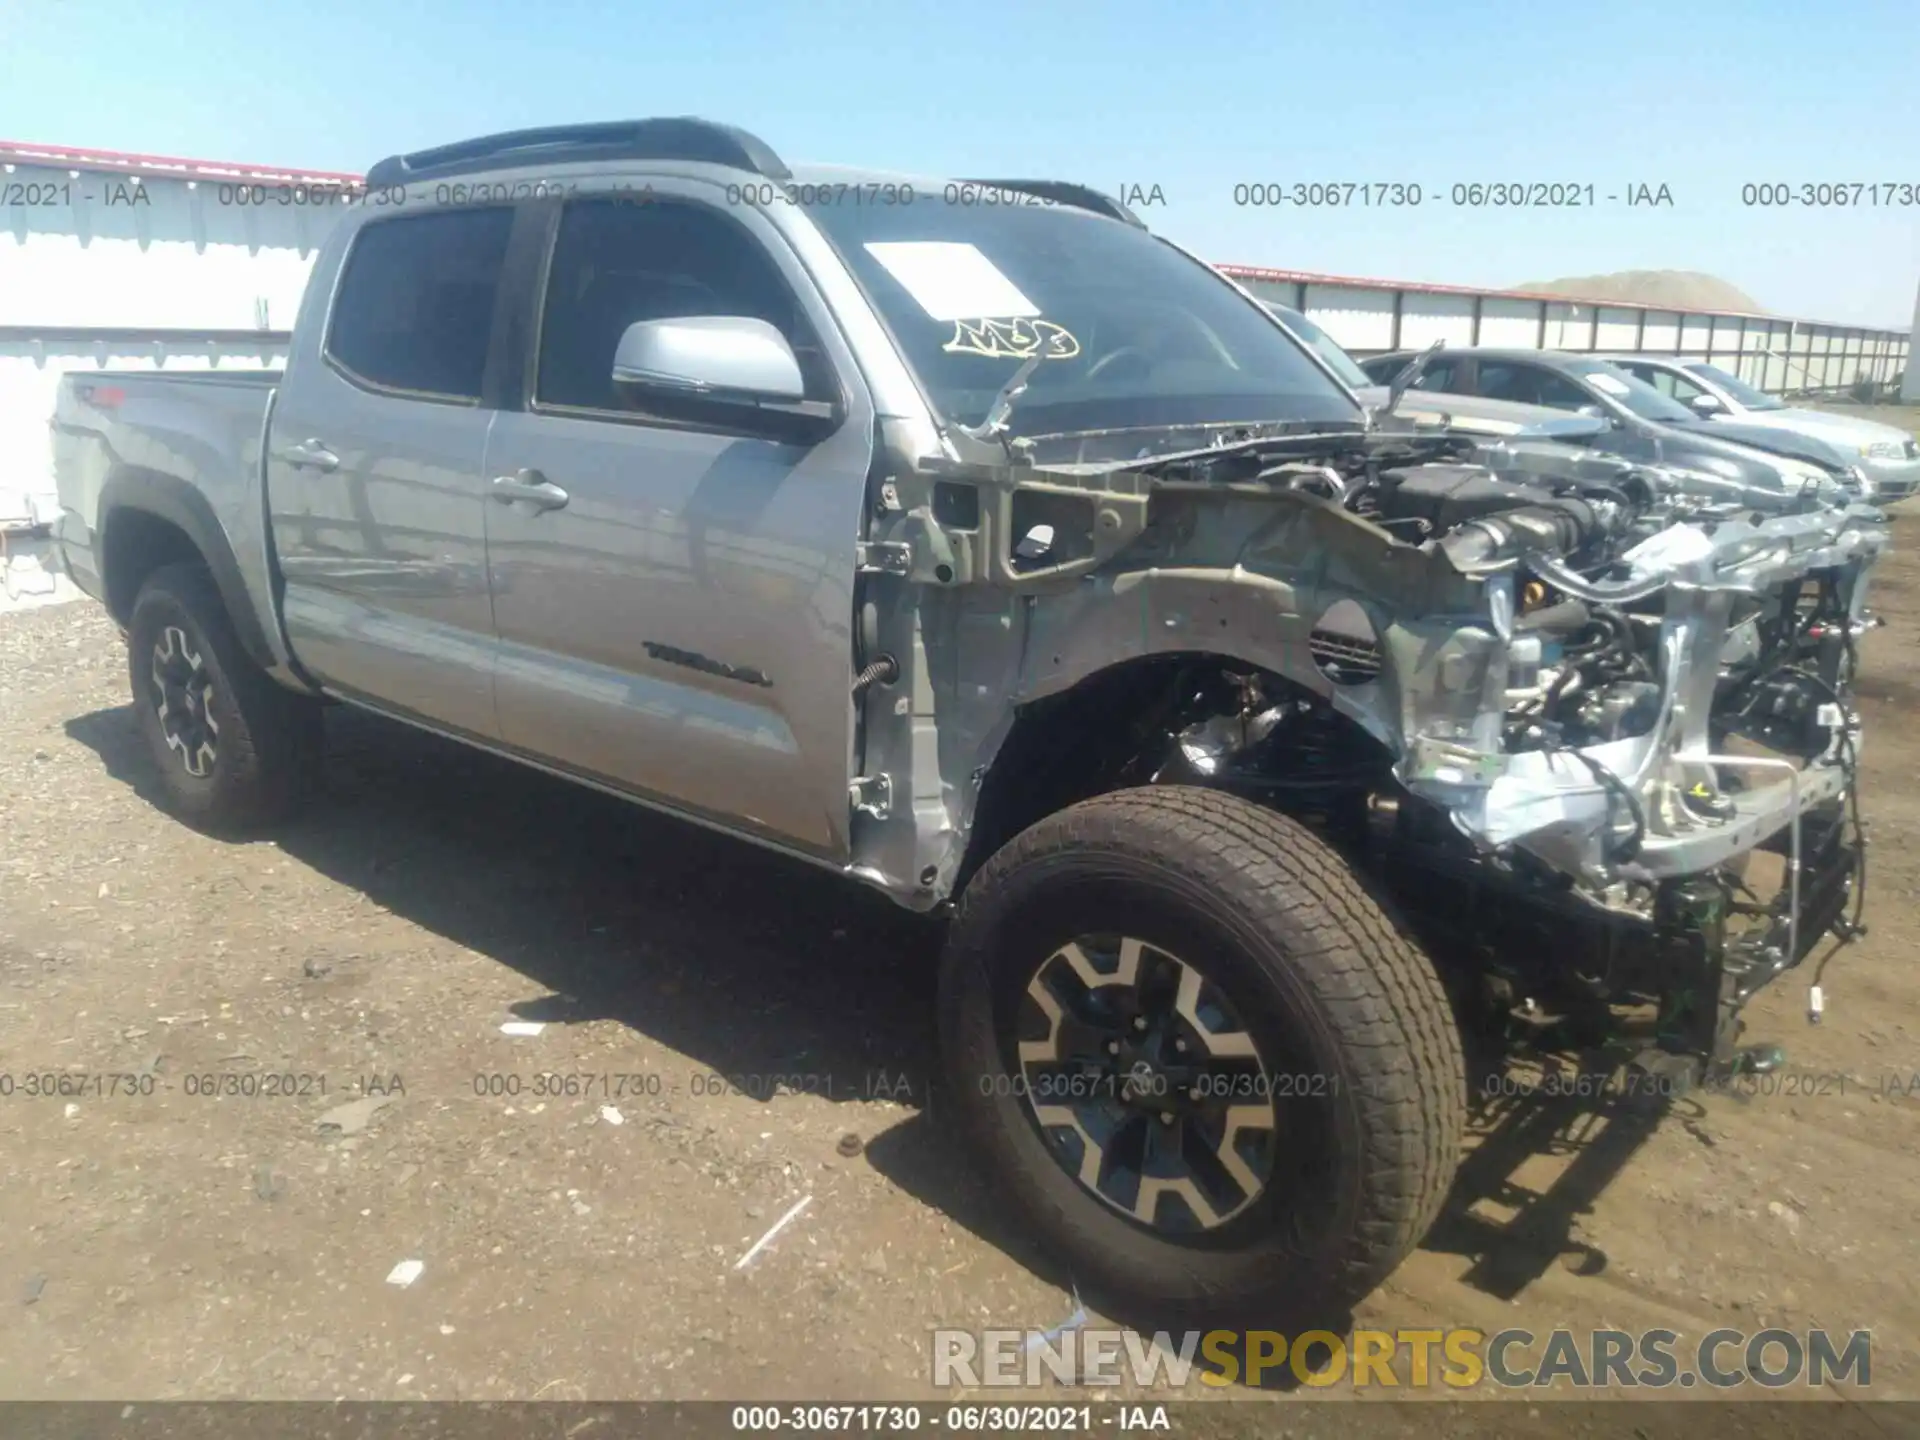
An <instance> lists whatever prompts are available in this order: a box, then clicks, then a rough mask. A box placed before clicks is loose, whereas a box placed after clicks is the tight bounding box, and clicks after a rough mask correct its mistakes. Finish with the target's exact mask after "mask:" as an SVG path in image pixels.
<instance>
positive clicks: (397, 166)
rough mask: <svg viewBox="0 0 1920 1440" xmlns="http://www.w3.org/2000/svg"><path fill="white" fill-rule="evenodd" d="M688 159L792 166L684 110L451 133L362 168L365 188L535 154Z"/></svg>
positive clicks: (754, 140)
mask: <svg viewBox="0 0 1920 1440" xmlns="http://www.w3.org/2000/svg"><path fill="white" fill-rule="evenodd" d="M541 160H546V161H551V162H553V163H555V164H566V163H569V162H572V161H578V160H695V161H699V162H701V163H704V164H708V165H725V166H728V167H730V168H732V169H735V170H750V171H752V172H753V173H754V174H756V175H764V176H765V177H766V178H767V179H769V180H786V179H790V178H791V177H792V173H793V172H792V171H790V170H788V169H787V167H786V164H785V163H784V162H783V161H782V160H781V159H780V157H779V156H778V155H776V154H774V153H773V150H772V147H770V146H769V145H768V144H767V143H766V142H765V141H764V140H762V139H760V138H759V137H758V136H757V135H750V134H748V133H747V132H746V131H745V130H741V129H739V128H737V127H736V126H732V125H720V124H716V123H715V122H714V121H711V120H699V119H696V118H694V117H693V116H690V115H682V116H673V117H666V118H661V119H654V120H608V121H602V122H599V123H597V124H591V125H548V126H544V127H542V128H540V129H536V130H508V131H505V132H504V133H502V134H499V135H483V136H481V137H480V138H479V139H477V140H459V141H456V142H454V143H453V144H451V145H438V146H435V147H434V148H433V149H431V150H416V151H414V152H413V153H412V154H410V155H391V156H389V157H388V158H386V159H385V160H382V161H381V162H380V163H379V164H377V165H375V166H374V167H373V168H372V169H371V170H369V171H368V172H367V182H366V183H367V186H368V188H369V189H386V188H389V187H391V186H395V185H405V184H407V183H408V182H409V181H413V180H437V179H440V178H441V177H443V176H447V175H465V174H470V173H472V172H473V171H476V170H497V169H501V168H503V167H506V166H509V165H526V164H531V163H533V162H535V161H541Z"/></svg>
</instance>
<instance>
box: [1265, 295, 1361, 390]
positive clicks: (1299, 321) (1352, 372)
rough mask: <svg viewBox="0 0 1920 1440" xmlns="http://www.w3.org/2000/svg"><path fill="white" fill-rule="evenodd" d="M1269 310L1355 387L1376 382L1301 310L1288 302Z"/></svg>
mask: <svg viewBox="0 0 1920 1440" xmlns="http://www.w3.org/2000/svg"><path fill="white" fill-rule="evenodd" d="M1267 309H1269V310H1271V311H1272V312H1273V313H1274V314H1275V315H1276V316H1278V317H1279V318H1280V321H1281V323H1283V324H1284V325H1286V326H1287V327H1288V328H1289V329H1291V330H1292V331H1293V333H1294V334H1296V335H1298V336H1299V337H1300V338H1301V339H1302V340H1304V341H1306V342H1307V344H1309V345H1311V346H1312V347H1313V349H1314V353H1315V354H1316V355H1318V356H1319V357H1320V358H1321V359H1322V360H1324V361H1326V362H1327V368H1328V369H1329V370H1331V371H1333V373H1334V374H1336V375H1338V376H1339V377H1340V378H1341V379H1342V380H1344V381H1346V383H1347V384H1349V385H1351V386H1352V387H1353V388H1354V389H1356V390H1362V389H1366V388H1368V387H1370V386H1371V385H1372V384H1373V383H1374V380H1373V377H1372V376H1371V375H1369V374H1367V372H1366V371H1364V370H1362V369H1361V368H1360V365H1359V362H1358V361H1356V360H1355V359H1354V358H1353V357H1352V356H1351V355H1349V354H1347V352H1346V351H1344V350H1342V349H1341V348H1340V345H1339V343H1338V342H1337V341H1336V340H1335V339H1334V338H1333V337H1332V336H1331V335H1329V334H1327V332H1326V331H1324V330H1322V329H1321V328H1320V327H1319V326H1318V325H1316V324H1314V323H1313V321H1311V320H1309V319H1307V317H1306V316H1304V315H1302V314H1301V313H1300V312H1299V311H1298V310H1294V309H1290V308H1289V307H1288V306H1285V305H1269V306H1267Z"/></svg>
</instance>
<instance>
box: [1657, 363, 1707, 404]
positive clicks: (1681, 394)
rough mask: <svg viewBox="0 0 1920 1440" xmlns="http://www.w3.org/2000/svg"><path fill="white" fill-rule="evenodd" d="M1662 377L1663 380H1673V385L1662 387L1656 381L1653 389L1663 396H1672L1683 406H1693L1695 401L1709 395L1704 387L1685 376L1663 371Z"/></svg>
mask: <svg viewBox="0 0 1920 1440" xmlns="http://www.w3.org/2000/svg"><path fill="white" fill-rule="evenodd" d="M1661 376H1662V378H1663V379H1667V380H1671V381H1672V382H1673V383H1672V384H1671V385H1662V384H1660V383H1659V382H1658V381H1655V382H1654V386H1653V388H1654V389H1656V390H1658V391H1659V392H1660V393H1661V394H1662V395H1671V396H1672V397H1673V398H1674V399H1676V400H1678V401H1680V402H1681V403H1682V404H1683V405H1691V404H1692V403H1693V402H1694V401H1695V400H1697V399H1699V398H1700V397H1701V396H1702V395H1704V394H1706V393H1707V390H1706V387H1705V386H1704V385H1696V384H1694V383H1693V381H1691V380H1688V379H1686V378H1684V377H1683V376H1679V375H1675V374H1673V373H1672V372H1671V371H1662V372H1661Z"/></svg>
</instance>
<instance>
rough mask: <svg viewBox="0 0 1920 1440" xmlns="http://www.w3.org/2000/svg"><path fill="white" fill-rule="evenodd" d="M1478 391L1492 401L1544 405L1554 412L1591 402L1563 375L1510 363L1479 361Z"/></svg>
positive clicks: (1590, 398)
mask: <svg viewBox="0 0 1920 1440" xmlns="http://www.w3.org/2000/svg"><path fill="white" fill-rule="evenodd" d="M1479 390H1480V393H1481V394H1482V395H1485V396H1486V397H1488V398H1489V399H1492V400H1512V401H1515V402H1517V403H1518V404H1521V405H1545V406H1547V407H1548V408H1549V409H1553V410H1578V409H1580V408H1581V407H1582V406H1585V405H1591V404H1593V403H1594V400H1593V397H1592V396H1591V395H1589V394H1587V392H1586V391H1584V390H1582V389H1581V388H1580V387H1579V386H1578V385H1576V384H1574V383H1573V382H1572V381H1571V380H1568V379H1567V378H1566V377H1565V376H1562V375H1556V374H1555V373H1554V372H1553V371H1551V370H1548V369H1546V368H1544V367H1543V366H1539V365H1522V364H1518V363H1516V362H1514V361H1510V360H1482V361H1481V362H1480V386H1479Z"/></svg>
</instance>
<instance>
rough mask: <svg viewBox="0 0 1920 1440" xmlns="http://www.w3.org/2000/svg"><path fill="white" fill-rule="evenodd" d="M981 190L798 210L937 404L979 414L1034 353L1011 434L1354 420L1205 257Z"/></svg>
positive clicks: (1284, 336)
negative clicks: (1038, 360) (1037, 360)
mask: <svg viewBox="0 0 1920 1440" xmlns="http://www.w3.org/2000/svg"><path fill="white" fill-rule="evenodd" d="M822 188H823V189H826V188H828V187H822ZM985 193H986V195H987V196H988V197H990V198H991V199H992V200H993V202H994V203H985V202H981V203H972V202H973V201H975V200H976V199H977V198H978V197H977V196H976V195H975V194H974V192H972V191H966V192H964V197H965V198H962V199H955V200H949V198H948V197H946V196H944V195H942V194H941V193H940V192H939V191H937V190H936V191H935V192H934V193H932V194H928V193H926V192H924V191H922V192H921V194H920V197H919V198H917V199H916V200H915V201H914V203H913V204H911V205H858V204H848V203H844V202H843V201H842V200H840V199H838V198H835V199H828V200H825V201H823V202H822V203H820V204H819V205H816V206H811V207H809V210H808V213H809V214H810V215H811V217H812V219H813V221H814V223H815V224H816V225H818V226H819V227H820V229H821V230H822V231H823V232H824V233H825V234H826V236H827V238H828V239H829V241H831V243H832V244H833V246H834V248H835V249H836V250H837V251H838V252H839V253H840V255H841V257H842V258H843V259H844V260H845V262H846V264H847V266H848V268H849V269H851V270H852V271H853V273H854V275H855V276H856V278H857V279H858V280H859V281H860V283H861V286H862V288H863V289H864V290H865V291H866V293H867V295H868V296H869V297H870V299H871V300H872V302H873V304H874V306H875V308H876V309H878V310H879V312H880V314H881V317H882V318H883V319H884V320H885V322H886V324H887V327H888V329H889V330H890V331H891V332H892V334H893V337H894V340H895V342H896V343H897V344H898V345H899V347H900V350H901V352H902V354H903V355H904V356H905V358H906V361H907V363H908V364H909V365H910V366H912V367H913V370H914V371H915V373H916V374H917V376H918V377H919V380H920V383H921V385H922V387H923V388H924V389H925V390H926V392H927V395H928V397H929V399H930V400H931V401H932V403H933V405H934V408H935V409H936V410H937V411H938V412H939V413H940V414H942V415H944V416H946V417H948V418H950V419H953V420H957V421H959V422H961V423H963V424H976V423H978V422H979V421H980V420H981V419H982V418H983V417H984V416H985V415H986V413H987V410H988V408H989V407H990V406H991V405H992V404H993V401H994V398H995V396H996V395H997V394H998V392H999V391H1000V389H1001V388H1002V387H1003V386H1004V385H1006V383H1007V382H1008V381H1009V380H1010V379H1012V378H1013V375H1014V372H1015V371H1017V370H1018V369H1019V368H1020V367H1021V365H1022V364H1023V363H1024V362H1025V361H1026V360H1028V359H1029V358H1031V357H1032V356H1033V355H1035V354H1036V353H1038V354H1040V355H1042V356H1043V357H1044V363H1042V364H1040V365H1039V366H1037V368H1036V369H1035V371H1034V373H1033V374H1032V376H1031V377H1030V380H1029V385H1028V389H1027V391H1026V393H1025V394H1024V395H1022V396H1021V397H1020V399H1019V402H1018V403H1017V404H1016V405H1015V406H1014V408H1013V412H1012V415H1011V418H1010V428H1011V431H1012V433H1013V434H1014V435H1015V436H1027V437H1036V436H1042V435H1051V436H1065V435H1084V434H1085V433H1086V432H1088V431H1095V430H1113V429H1126V430H1129V431H1141V432H1146V431H1150V430H1159V431H1161V432H1162V437H1163V438H1164V437H1166V436H1168V435H1170V434H1171V433H1172V430H1173V429H1174V428H1175V427H1182V426H1207V425H1221V426H1240V425H1262V424H1295V425H1302V426H1320V425H1333V426H1336V427H1339V428H1344V429H1354V428H1358V426H1359V425H1360V424H1361V422H1362V416H1361V412H1360V410H1359V408H1358V407H1357V406H1356V405H1355V404H1354V402H1353V401H1352V400H1351V399H1350V398H1349V397H1348V396H1347V395H1346V394H1345V393H1344V392H1343V391H1342V390H1341V389H1340V388H1339V386H1337V385H1336V384H1335V383H1334V382H1333V381H1332V380H1331V379H1330V378H1329V377H1328V376H1327V374H1326V373H1325V372H1324V371H1322V370H1321V369H1320V367H1319V366H1317V365H1315V364H1314V363H1313V362H1312V361H1311V360H1310V359H1308V357H1307V355H1306V353H1305V352H1304V350H1303V349H1302V348H1301V342H1300V341H1298V340H1295V339H1294V338H1292V337H1291V336H1290V335H1289V334H1288V333H1287V332H1286V331H1284V330H1282V329H1281V328H1280V327H1278V326H1276V325H1275V324H1274V323H1273V322H1272V321H1271V320H1270V319H1269V318H1268V317H1267V316H1266V315H1265V314H1262V313H1261V309H1260V306H1259V304H1258V302H1256V301H1252V300H1249V299H1248V298H1247V297H1246V296H1245V295H1243V294H1241V293H1240V291H1239V290H1237V289H1236V288H1235V287H1234V286H1233V285H1231V284H1229V283H1228V282H1227V281H1225V280H1224V279H1222V278H1221V277H1220V276H1219V275H1217V274H1215V273H1214V272H1213V271H1211V270H1209V269H1208V268H1207V267H1206V266H1204V265H1202V264H1199V263H1198V262H1196V261H1194V260H1193V259H1191V258H1190V257H1188V256H1186V255H1183V254H1182V253H1180V252H1179V251H1178V250H1175V249H1174V248H1173V247H1171V246H1169V245H1167V244H1165V243H1163V242H1162V241H1160V240H1157V239H1155V238H1154V237H1153V236H1152V235H1150V234H1148V233H1147V232H1146V231H1144V230H1140V229H1136V228H1135V227H1133V226H1131V225H1126V224H1122V223H1120V222H1118V221H1114V220H1108V219H1103V218H1100V217H1098V216H1096V215H1093V214H1090V213H1088V212H1085V211H1082V210H1077V209H1072V208H1069V207H1068V206H1065V205H1051V204H1031V203H1009V201H1008V200H1006V199H1002V198H1000V197H1001V195H1002V192H998V191H988V192H985ZM1155 443H1156V440H1155V438H1154V437H1153V436H1151V435H1148V434H1142V435H1141V438H1140V445H1141V447H1142V448H1149V449H1150V448H1151V447H1152V446H1153V445H1154V444H1155Z"/></svg>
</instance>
